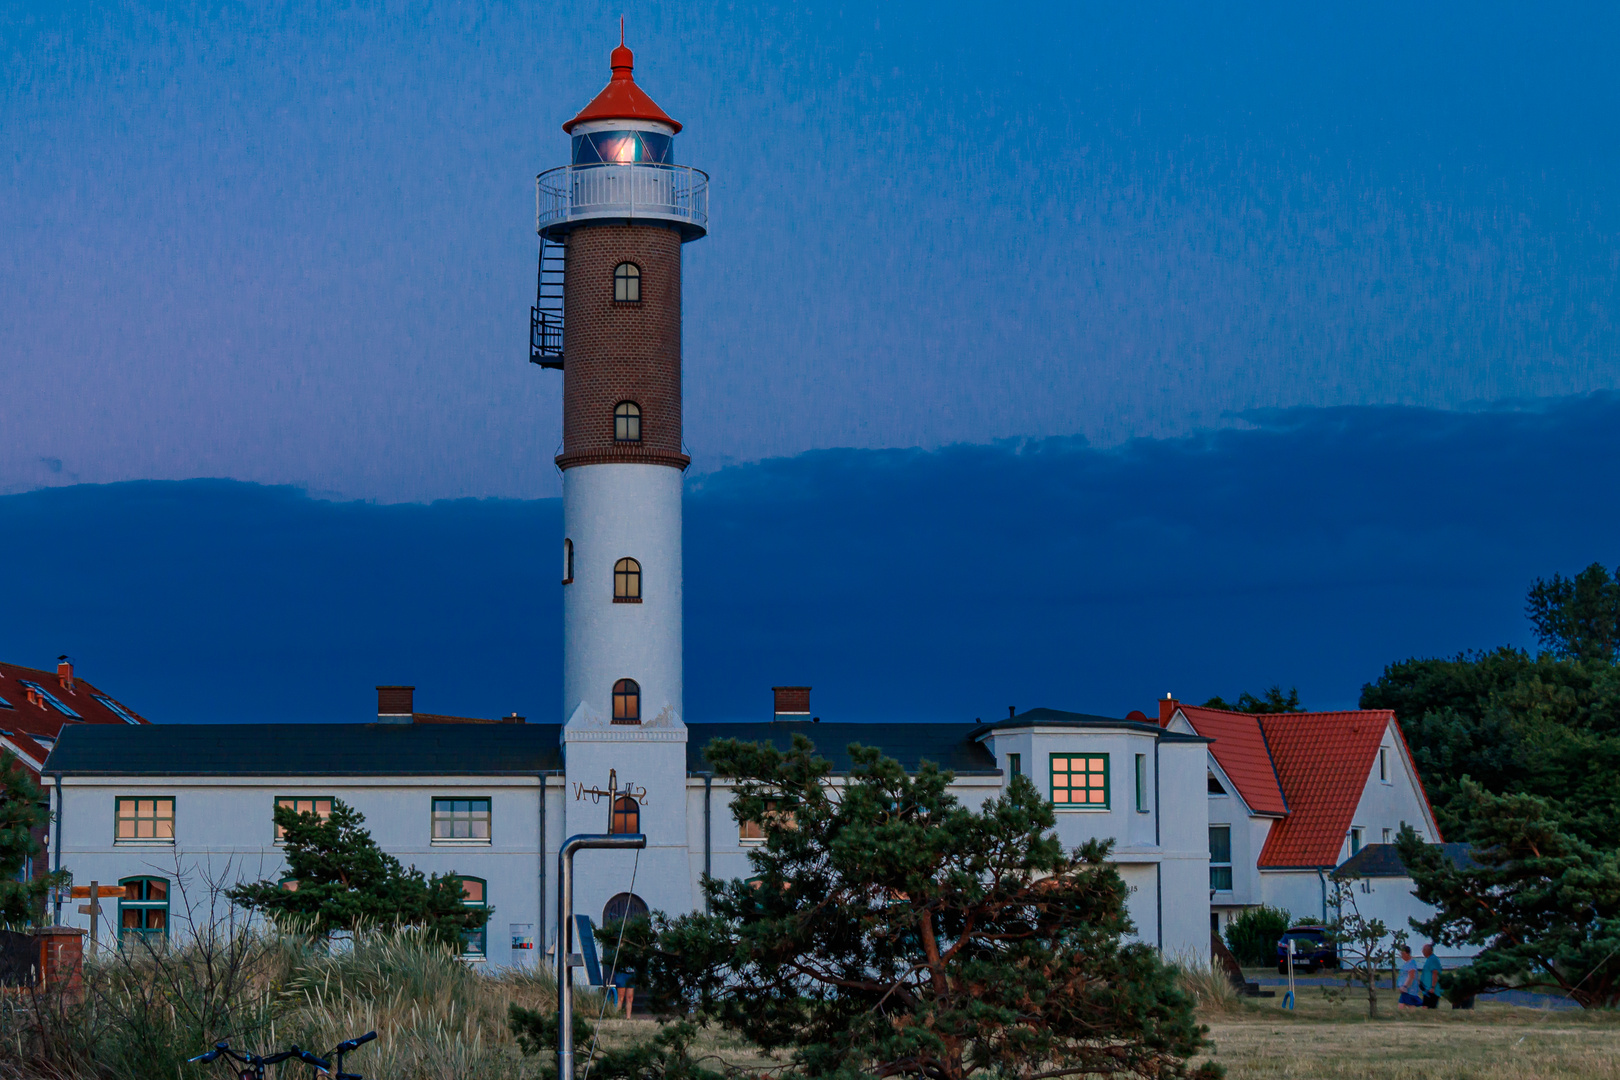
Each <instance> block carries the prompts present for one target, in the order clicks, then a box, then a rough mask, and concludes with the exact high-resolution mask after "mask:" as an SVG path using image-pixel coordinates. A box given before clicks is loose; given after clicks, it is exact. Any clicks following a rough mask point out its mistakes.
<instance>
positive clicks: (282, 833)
mask: <svg viewBox="0 0 1620 1080" xmlns="http://www.w3.org/2000/svg"><path fill="white" fill-rule="evenodd" d="M283 806H285V807H287V808H288V809H290V810H292V812H293V813H295V814H314V815H315V816H316V817H318V818H320V819H321V820H322V821H325V820H326V819H327V818H329V817H331V816H332V799H331V797H330V796H326V795H320V796H313V797H312V796H308V795H277V796H276V808H277V809H280V808H281V807H283ZM286 837H287V830H286V829H283V828H282V827H281V826H280V825H277V826H276V843H278V844H279V843H281V842H282V841H283V840H285V839H286Z"/></svg>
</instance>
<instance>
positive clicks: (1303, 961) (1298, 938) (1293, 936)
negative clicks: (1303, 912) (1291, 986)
mask: <svg viewBox="0 0 1620 1080" xmlns="http://www.w3.org/2000/svg"><path fill="white" fill-rule="evenodd" d="M1290 940H1292V941H1293V942H1294V970H1295V971H1296V972H1307V973H1308V972H1312V971H1317V970H1320V969H1321V968H1336V967H1338V966H1339V950H1338V947H1337V946H1335V945H1334V944H1333V942H1331V941H1329V940H1328V931H1327V927H1325V926H1319V925H1316V924H1310V925H1306V926H1294V927H1290V928H1289V929H1288V930H1286V931H1284V933H1283V936H1282V938H1281V940H1279V941H1278V942H1277V972H1278V974H1287V972H1288V942H1289V941H1290Z"/></svg>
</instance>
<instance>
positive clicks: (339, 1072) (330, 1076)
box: [187, 1031, 377, 1080]
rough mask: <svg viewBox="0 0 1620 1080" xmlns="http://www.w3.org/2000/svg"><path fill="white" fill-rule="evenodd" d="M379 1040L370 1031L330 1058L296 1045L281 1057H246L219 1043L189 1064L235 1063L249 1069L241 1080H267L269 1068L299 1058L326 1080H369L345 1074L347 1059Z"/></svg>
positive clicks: (334, 1050) (336, 1049)
mask: <svg viewBox="0 0 1620 1080" xmlns="http://www.w3.org/2000/svg"><path fill="white" fill-rule="evenodd" d="M376 1037H377V1033H376V1032H375V1031H368V1032H366V1033H365V1034H364V1035H360V1036H357V1037H355V1038H353V1039H347V1040H345V1041H344V1042H340V1043H338V1044H337V1045H336V1046H334V1047H332V1049H330V1050H328V1051H327V1052H326V1054H327V1057H326V1058H322V1057H317V1056H316V1055H314V1054H312V1053H310V1052H309V1051H308V1050H301V1049H299V1047H298V1046H296V1045H294V1046H293V1047H291V1048H290V1049H287V1050H283V1051H282V1052H281V1053H279V1054H270V1055H269V1056H267V1057H260V1056H259V1055H258V1054H244V1053H242V1052H240V1051H238V1050H232V1049H231V1044H230V1043H228V1042H224V1041H221V1042H217V1043H215V1044H214V1048H213V1049H212V1050H210V1051H208V1052H207V1053H206V1054H198V1055H197V1056H196V1057H194V1058H188V1059H187V1061H188V1063H189V1064H199V1065H206V1064H208V1063H209V1062H211V1061H218V1060H219V1059H220V1058H222V1057H223V1058H224V1059H225V1060H227V1061H235V1062H239V1063H240V1064H242V1065H246V1066H247V1068H245V1069H243V1070H241V1071H240V1072H238V1073H237V1074H236V1076H237V1080H265V1078H264V1070H265V1068H266V1067H267V1066H270V1065H277V1064H280V1063H281V1062H283V1061H287V1060H289V1059H292V1058H297V1059H298V1060H299V1061H302V1062H303V1063H304V1064H305V1065H309V1066H312V1067H313V1068H314V1069H315V1075H316V1076H317V1077H322V1078H325V1080H365V1077H363V1076H361V1075H360V1074H359V1073H346V1072H344V1071H343V1058H344V1056H345V1055H347V1054H352V1053H353V1052H354V1051H355V1050H357V1049H359V1048H360V1047H361V1046H364V1045H365V1044H366V1043H368V1042H370V1041H371V1040H372V1039H375V1038H376ZM327 1058H331V1059H333V1061H335V1062H336V1067H335V1068H334V1067H333V1061H328V1060H327Z"/></svg>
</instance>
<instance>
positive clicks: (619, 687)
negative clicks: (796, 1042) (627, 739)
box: [613, 679, 641, 724]
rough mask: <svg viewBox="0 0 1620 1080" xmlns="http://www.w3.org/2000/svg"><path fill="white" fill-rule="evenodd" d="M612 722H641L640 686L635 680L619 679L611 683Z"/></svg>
mask: <svg viewBox="0 0 1620 1080" xmlns="http://www.w3.org/2000/svg"><path fill="white" fill-rule="evenodd" d="M613 722H614V723H615V724H639V723H641V687H640V686H637V685H636V680H634V679H620V680H619V681H618V682H616V683H614V684H613Z"/></svg>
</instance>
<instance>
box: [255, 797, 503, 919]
mask: <svg viewBox="0 0 1620 1080" xmlns="http://www.w3.org/2000/svg"><path fill="white" fill-rule="evenodd" d="M365 820H366V819H365V816H364V815H363V814H361V813H360V811H358V810H356V809H354V807H352V806H350V805H348V804H347V803H345V802H343V801H342V800H340V799H334V800H332V813H331V814H330V816H328V817H326V818H324V819H323V818H321V817H320V816H319V815H317V814H314V813H311V812H310V811H307V810H306V811H304V812H303V813H298V812H297V811H295V810H294V809H293V808H292V807H289V806H278V807H276V811H275V822H276V824H277V825H279V826H281V828H282V830H283V833H284V835H283V839H284V841H285V845H286V846H285V848H284V849H283V850H284V853H285V855H286V859H287V874H286V877H284V878H283V879H282V880H281V881H258V882H254V883H252V884H246V885H238V886H236V887H235V888H233V889H231V890H230V891H229V892H228V893H227V894H226V895H228V896H229V897H230V898H231V900H232V901H233V902H235V903H237V904H240V905H241V906H243V907H245V908H248V909H250V910H256V911H262V912H264V913H265V914H266V915H268V916H270V917H271V919H273V920H274V921H276V922H277V923H278V924H280V925H284V926H292V927H297V928H299V929H303V930H307V931H309V932H312V933H317V934H330V933H331V932H333V931H335V930H355V929H357V928H360V927H363V926H367V925H372V926H376V925H392V924H394V923H403V924H405V925H408V926H422V927H426V928H427V929H428V930H429V931H430V932H431V933H432V934H433V935H434V936H435V937H437V938H438V939H439V940H441V941H445V942H455V941H457V940H459V939H460V938H461V936H462V935H463V934H464V933H466V932H468V931H475V930H477V929H479V928H480V927H482V926H483V925H484V924H485V922H486V921H487V920H488V918H489V916H490V914H491V912H490V910H489V909H487V908H469V907H466V906H464V905H463V903H462V888H461V879H460V878H459V877H457V876H456V875H455V874H454V873H449V874H442V875H441V874H434V875H433V876H432V877H426V876H424V875H423V874H422V872H421V871H420V870H418V869H416V867H414V866H412V867H409V868H407V867H404V866H402V865H400V861H399V860H398V859H396V858H394V857H393V856H392V855H389V854H388V853H387V852H385V851H383V850H382V849H381V848H380V847H378V846H377V842H376V841H375V840H373V839H372V838H371V833H369V832H368V831H366V829H365V827H364V826H365Z"/></svg>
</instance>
